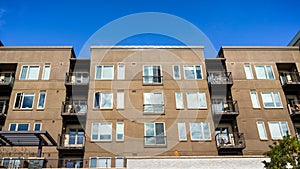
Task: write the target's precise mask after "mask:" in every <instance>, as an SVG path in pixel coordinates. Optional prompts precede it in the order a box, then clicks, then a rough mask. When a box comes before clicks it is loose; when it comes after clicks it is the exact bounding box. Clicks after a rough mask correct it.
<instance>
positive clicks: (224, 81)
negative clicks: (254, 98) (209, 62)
mask: <svg viewBox="0 0 300 169" xmlns="http://www.w3.org/2000/svg"><path fill="white" fill-rule="evenodd" d="M207 80H208V83H209V84H210V85H232V84H233V80H232V76H231V72H223V71H217V72H208V73H207Z"/></svg>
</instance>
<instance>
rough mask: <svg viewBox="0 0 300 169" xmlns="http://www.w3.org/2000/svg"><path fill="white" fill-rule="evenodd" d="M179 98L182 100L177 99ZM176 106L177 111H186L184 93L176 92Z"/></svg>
mask: <svg viewBox="0 0 300 169" xmlns="http://www.w3.org/2000/svg"><path fill="white" fill-rule="evenodd" d="M177 96H180V97H181V100H179V99H177ZM175 106H176V109H179V110H182V109H184V103H183V93H182V92H175Z"/></svg>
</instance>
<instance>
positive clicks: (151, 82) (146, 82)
mask: <svg viewBox="0 0 300 169" xmlns="http://www.w3.org/2000/svg"><path fill="white" fill-rule="evenodd" d="M146 66H148V67H152V69H151V70H152V74H153V66H158V67H159V72H160V76H158V77H157V78H160V82H154V79H152V81H149V82H148V81H145V79H144V78H145V67H146ZM148 76H149V77H151V76H150V75H148ZM152 77H153V78H154V77H156V76H154V75H153V76H152ZM162 83H163V74H162V66H161V65H143V84H162Z"/></svg>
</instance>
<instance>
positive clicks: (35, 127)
mask: <svg viewBox="0 0 300 169" xmlns="http://www.w3.org/2000/svg"><path fill="white" fill-rule="evenodd" d="M41 127H42V124H41V123H35V124H34V128H33V130H34V131H40V130H41Z"/></svg>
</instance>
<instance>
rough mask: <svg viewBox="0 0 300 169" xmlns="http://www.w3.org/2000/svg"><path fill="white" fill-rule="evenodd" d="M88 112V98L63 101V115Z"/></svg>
mask: <svg viewBox="0 0 300 169" xmlns="http://www.w3.org/2000/svg"><path fill="white" fill-rule="evenodd" d="M86 112H87V100H73V101H64V102H63V103H62V111H61V113H62V115H78V114H85V113H86Z"/></svg>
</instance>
